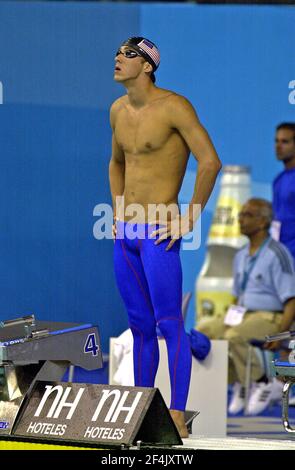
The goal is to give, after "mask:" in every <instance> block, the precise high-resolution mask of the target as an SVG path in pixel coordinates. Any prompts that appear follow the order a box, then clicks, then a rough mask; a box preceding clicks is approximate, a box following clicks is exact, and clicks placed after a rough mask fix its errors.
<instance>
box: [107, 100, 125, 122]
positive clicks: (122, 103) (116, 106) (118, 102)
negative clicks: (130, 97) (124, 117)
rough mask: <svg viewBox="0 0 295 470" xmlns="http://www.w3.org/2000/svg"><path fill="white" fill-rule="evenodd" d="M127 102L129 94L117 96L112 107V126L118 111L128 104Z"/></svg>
mask: <svg viewBox="0 0 295 470" xmlns="http://www.w3.org/2000/svg"><path fill="white" fill-rule="evenodd" d="M126 103H127V95H123V96H120V98H117V99H116V100H115V101H114V102H113V104H112V105H111V107H110V120H111V124H112V126H113V125H114V123H115V120H116V117H117V115H118V113H119V112H120V111H121V109H123V108H124V107H125V106H126Z"/></svg>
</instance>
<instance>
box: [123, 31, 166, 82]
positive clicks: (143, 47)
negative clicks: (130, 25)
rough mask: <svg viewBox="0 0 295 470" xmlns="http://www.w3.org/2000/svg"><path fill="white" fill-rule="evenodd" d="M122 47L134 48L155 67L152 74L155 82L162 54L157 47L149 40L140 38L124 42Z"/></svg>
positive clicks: (132, 38)
mask: <svg viewBox="0 0 295 470" xmlns="http://www.w3.org/2000/svg"><path fill="white" fill-rule="evenodd" d="M122 46H132V48H133V49H134V50H136V51H137V52H138V53H139V54H140V55H141V56H142V57H143V58H144V59H145V60H146V61H147V62H148V63H149V64H151V66H152V67H153V72H152V74H151V79H152V81H153V82H155V80H156V79H155V75H154V72H155V71H156V70H157V68H158V67H159V64H160V52H159V49H158V48H157V46H156V45H155V44H154V43H153V42H152V41H150V40H149V39H146V38H143V37H141V36H139V37H131V38H129V39H127V41H124V42H123V44H122Z"/></svg>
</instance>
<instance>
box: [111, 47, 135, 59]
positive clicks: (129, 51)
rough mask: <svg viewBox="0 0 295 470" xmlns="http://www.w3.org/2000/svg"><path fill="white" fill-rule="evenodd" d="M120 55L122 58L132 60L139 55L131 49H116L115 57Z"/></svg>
mask: <svg viewBox="0 0 295 470" xmlns="http://www.w3.org/2000/svg"><path fill="white" fill-rule="evenodd" d="M120 54H123V56H124V57H127V59H134V58H135V57H140V54H138V52H136V51H134V50H133V49H125V50H124V51H122V50H121V49H118V50H117V52H116V57H117V56H118V55H120Z"/></svg>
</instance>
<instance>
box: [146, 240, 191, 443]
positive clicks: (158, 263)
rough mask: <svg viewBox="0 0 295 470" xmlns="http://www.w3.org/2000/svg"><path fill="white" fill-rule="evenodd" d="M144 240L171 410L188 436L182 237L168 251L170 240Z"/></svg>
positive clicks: (188, 359) (188, 349)
mask: <svg viewBox="0 0 295 470" xmlns="http://www.w3.org/2000/svg"><path fill="white" fill-rule="evenodd" d="M154 241H155V240H154V239H149V240H145V241H144V243H142V249H141V259H142V261H143V267H144V272H145V275H146V279H147V282H148V286H149V292H150V295H151V299H152V302H153V308H154V312H155V317H156V321H157V325H158V327H159V329H160V330H161V333H162V334H163V336H164V338H165V340H166V344H167V351H168V361H169V375H170V385H171V403H170V410H171V411H170V412H171V415H172V417H173V419H174V422H175V424H176V425H177V427H178V429H179V431H180V434H181V436H182V437H187V436H188V433H187V428H186V426H185V422H184V410H185V406H186V402H187V396H188V391H189V384H190V376H191V363H192V355H191V347H190V342H189V339H188V336H187V334H186V332H185V329H184V322H183V318H182V310H181V304H182V269H181V262H180V256H179V249H180V240H178V241H177V242H176V243H175V244H174V245H173V247H172V248H171V249H170V250H169V251H166V250H165V248H166V246H167V245H168V243H169V240H167V241H164V242H162V243H160V244H159V245H155V244H154Z"/></svg>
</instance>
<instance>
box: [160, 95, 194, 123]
mask: <svg viewBox="0 0 295 470" xmlns="http://www.w3.org/2000/svg"><path fill="white" fill-rule="evenodd" d="M165 91H167V93H166V95H165V94H164V95H163V98H164V99H163V105H164V106H163V108H164V110H165V113H167V115H168V116H169V117H170V118H171V117H173V116H177V115H180V114H181V115H182V114H184V115H187V116H193V115H196V110H195V108H194V107H193V105H192V103H191V102H190V101H189V100H188V99H187V98H186V97H185V96H183V95H179V94H178V93H175V92H172V91H170V90H165Z"/></svg>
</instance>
